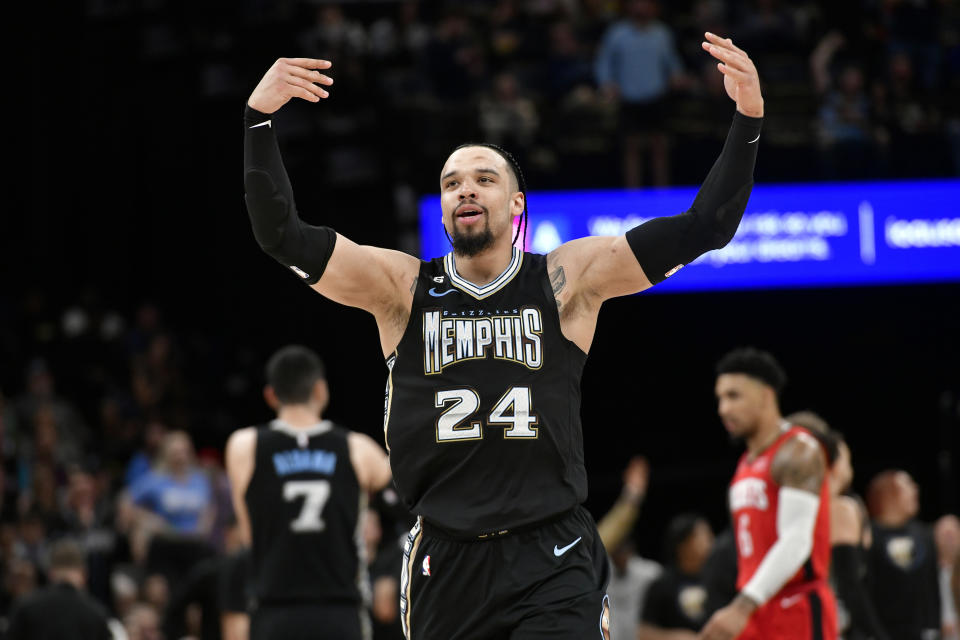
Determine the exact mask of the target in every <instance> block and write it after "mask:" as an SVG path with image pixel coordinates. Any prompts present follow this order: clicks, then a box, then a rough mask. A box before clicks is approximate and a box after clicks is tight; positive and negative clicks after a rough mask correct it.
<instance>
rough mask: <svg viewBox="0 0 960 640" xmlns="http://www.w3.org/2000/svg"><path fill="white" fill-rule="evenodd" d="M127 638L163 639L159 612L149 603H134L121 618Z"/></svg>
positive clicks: (133, 639)
mask: <svg viewBox="0 0 960 640" xmlns="http://www.w3.org/2000/svg"><path fill="white" fill-rule="evenodd" d="M123 628H124V630H125V631H126V632H127V640H164V638H163V633H162V632H161V630H160V614H159V613H157V610H156V609H155V608H154V607H152V606H151V605H149V604H142V603H140V604H136V605H134V606H133V608H132V609H130V611H129V613H127V615H126V616H125V617H124V618H123Z"/></svg>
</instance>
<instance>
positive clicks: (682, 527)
mask: <svg viewBox="0 0 960 640" xmlns="http://www.w3.org/2000/svg"><path fill="white" fill-rule="evenodd" d="M701 522H703V523H704V524H708V523H707V519H706V518H704V517H703V516H702V515H700V514H699V513H681V514H680V515H678V516H674V518H673V519H672V520H671V521H670V522H669V523H668V524H667V530H666V531H665V532H664V535H663V559H664V561H665V562H666V563H667V564H671V565H674V564H677V562H678V560H679V557H678V555H679V551H680V545H682V544H683V543H684V542H686V540H687V539H688V538H689V537H690V536H691V535H692V534H693V531H694V529H696V528H697V524H699V523H701Z"/></svg>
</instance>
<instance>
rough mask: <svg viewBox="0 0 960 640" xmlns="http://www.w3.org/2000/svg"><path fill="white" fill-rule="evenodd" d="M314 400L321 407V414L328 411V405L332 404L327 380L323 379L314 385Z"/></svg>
mask: <svg viewBox="0 0 960 640" xmlns="http://www.w3.org/2000/svg"><path fill="white" fill-rule="evenodd" d="M313 398H314V400H316V402H317V404H318V405H320V412H321V413H323V412H324V411H326V410H327V405H328V404H329V403H330V387H328V386H327V381H326V380H323V379H322V378H321V379H320V380H317V381H316V382H315V383H314V385H313Z"/></svg>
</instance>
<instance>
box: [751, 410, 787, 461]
mask: <svg viewBox="0 0 960 640" xmlns="http://www.w3.org/2000/svg"><path fill="white" fill-rule="evenodd" d="M782 424H783V418H781V417H780V415H770V416H767V417H765V418H764V419H763V420H761V422H760V427H759V428H758V429H757V430H756V431H755V432H754V433H753V435H751V436H750V437H748V438H747V452H748V453H749V454H750V457H754V456H756V455H757V454H759V453H760V452H762V451H763V450H764V449H766V448H767V447H769V446H770V445H772V444H773V443H774V442H776V440H777V438H779V437H780V434H781V433H783V431H782V429H781V425H782Z"/></svg>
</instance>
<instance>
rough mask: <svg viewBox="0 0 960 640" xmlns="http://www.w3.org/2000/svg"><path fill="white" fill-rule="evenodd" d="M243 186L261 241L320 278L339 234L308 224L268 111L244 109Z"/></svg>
mask: <svg viewBox="0 0 960 640" xmlns="http://www.w3.org/2000/svg"><path fill="white" fill-rule="evenodd" d="M243 146H244V149H243V164H244V175H243V186H244V190H245V192H246V195H245V200H246V203H247V212H248V214H249V216H250V224H251V226H252V227H253V235H254V237H255V238H256V240H257V243H258V244H259V245H260V247H261V248H262V249H263V250H264V251H265V252H266V253H267V254H268V255H270V256H271V257H272V258H274V259H275V260H277V262H279V263H281V264H283V265H284V266H286V267H289V268H290V269H291V270H292V271H293V272H294V273H296V274H297V275H298V276H300V278H301V279H302V280H304V281H305V282H306V283H308V284H315V283H316V282H317V281H319V280H320V277H321V276H322V275H323V272H324V270H325V269H326V266H327V262H328V261H329V260H330V256H331V255H332V254H333V248H334V246H335V244H336V241H337V234H336V233H335V232H334V231H333V229H330V228H329V227H322V226H321V227H317V226H312V225H309V224H305V223H304V222H303V221H302V220H300V218H299V216H298V215H297V209H296V205H295V203H294V200H293V188H292V187H291V186H290V180H289V178H288V177H287V172H286V169H284V166H283V160H282V159H281V157H280V148H279V146H278V145H277V139H276V136H275V135H274V132H273V124H272V121H271V120H270V116H268V115H266V114H262V113H260V112H258V111H254V110H253V109H251V108H250V107H247V109H246V112H245V113H244V145H243Z"/></svg>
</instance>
